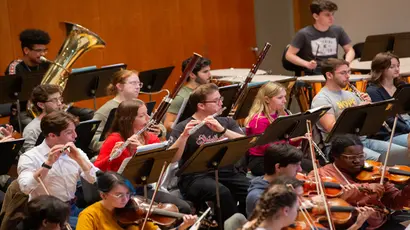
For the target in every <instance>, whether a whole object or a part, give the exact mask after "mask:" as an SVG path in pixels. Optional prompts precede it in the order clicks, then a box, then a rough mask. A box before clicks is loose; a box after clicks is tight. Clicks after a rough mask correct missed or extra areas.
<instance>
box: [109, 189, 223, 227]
mask: <svg viewBox="0 0 410 230" xmlns="http://www.w3.org/2000/svg"><path fill="white" fill-rule="evenodd" d="M148 207H149V202H146V199H145V198H143V197H140V196H133V197H131V198H130V201H129V202H128V204H127V205H126V206H125V207H124V208H117V209H115V211H114V216H115V218H116V219H117V221H118V223H119V225H120V226H130V225H136V224H137V225H138V224H140V223H141V222H142V220H144V218H145V216H146V214H147V211H148ZM185 215H187V214H183V213H179V210H178V207H177V206H175V205H174V204H168V203H164V204H162V203H159V204H157V203H154V205H153V206H152V209H151V212H150V213H149V219H150V220H151V221H152V222H153V223H155V224H157V225H160V226H165V227H169V226H171V225H172V224H174V223H175V221H176V220H177V219H182V218H183V217H184V216H185ZM201 224H203V225H206V226H209V227H216V226H218V225H217V223H216V222H215V221H213V222H209V221H207V220H202V221H201Z"/></svg>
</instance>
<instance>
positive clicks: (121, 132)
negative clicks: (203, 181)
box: [94, 99, 191, 213]
mask: <svg viewBox="0 0 410 230" xmlns="http://www.w3.org/2000/svg"><path fill="white" fill-rule="evenodd" d="M149 119H150V117H149V116H148V114H147V107H146V106H145V104H144V102H143V101H141V100H138V99H135V100H129V101H123V102H121V104H120V105H119V106H118V108H117V111H116V113H115V117H114V121H113V124H112V126H111V129H110V131H109V135H108V137H107V139H106V140H105V141H104V143H103V145H102V146H101V151H100V154H99V155H98V157H97V160H96V161H95V162H94V165H95V166H96V167H98V168H99V169H100V170H102V171H115V172H117V171H118V169H119V168H120V166H121V164H122V162H123V161H124V159H125V158H128V157H131V156H132V155H133V153H135V151H136V149H137V147H138V146H142V145H148V144H153V143H159V142H160V140H159V138H158V137H157V136H156V134H154V133H153V132H150V130H152V129H154V130H155V129H156V130H158V128H157V127H158V126H153V128H150V130H148V131H145V132H143V133H142V135H140V136H137V135H134V134H135V133H137V132H138V131H139V130H141V129H142V128H143V127H144V126H145V125H146V124H147V122H148V121H149ZM127 139H128V140H129V141H130V145H129V146H128V147H127V148H126V149H125V150H124V151H123V152H122V153H121V154H120V155H119V156H118V157H117V158H116V159H113V160H111V161H110V160H109V158H110V155H112V154H113V153H114V152H115V151H117V149H118V148H119V147H120V146H121V144H123V143H124V141H125V140H127ZM171 148H173V147H172V146H171ZM179 158H180V155H179V156H178V155H176V156H175V157H174V160H173V162H176V161H178V160H179ZM148 193H149V194H148V195H149V197H151V196H152V194H153V190H152V189H150V190H149V191H148ZM155 201H157V202H162V203H173V204H175V205H177V206H178V208H179V211H181V212H182V213H191V208H190V206H189V204H188V203H187V202H185V201H184V200H182V199H180V198H178V197H177V196H172V195H171V194H169V193H166V192H162V191H158V194H157V196H156V199H155Z"/></svg>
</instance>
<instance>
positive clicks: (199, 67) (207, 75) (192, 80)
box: [164, 57, 211, 132]
mask: <svg viewBox="0 0 410 230" xmlns="http://www.w3.org/2000/svg"><path fill="white" fill-rule="evenodd" d="M190 60H191V58H188V59H186V60H184V61H183V62H182V71H184V70H185V68H186V66H187V65H188V63H189V61H190ZM210 79H211V60H209V59H207V58H203V57H201V58H200V59H199V61H198V62H197V64H196V66H195V67H194V69H193V70H192V72H191V73H190V74H189V78H188V80H187V83H186V84H185V85H184V86H183V87H182V88H181V89H180V90H179V91H178V94H177V96H176V97H175V98H174V100H172V102H171V105H170V106H169V108H168V111H167V113H166V115H165V121H164V126H165V128H166V129H167V131H168V132H171V128H172V126H173V124H174V121H175V119H176V118H177V115H178V112H179V110H180V108H181V106H182V103H183V102H184V100H185V99H188V98H189V95H190V94H191V93H192V91H193V90H194V89H196V88H197V87H198V86H200V85H203V84H206V83H209V81H210Z"/></svg>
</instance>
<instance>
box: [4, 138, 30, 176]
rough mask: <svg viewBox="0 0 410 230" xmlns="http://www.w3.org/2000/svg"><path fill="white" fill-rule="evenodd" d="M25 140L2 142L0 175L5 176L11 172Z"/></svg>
mask: <svg viewBox="0 0 410 230" xmlns="http://www.w3.org/2000/svg"><path fill="white" fill-rule="evenodd" d="M24 140H25V139H24V138H20V139H16V140H10V141H6V142H0V149H1V151H2V153H1V161H0V173H1V174H0V175H5V174H7V173H8V172H9V170H10V168H11V166H12V165H13V164H14V163H15V162H16V157H17V156H18V153H19V151H20V149H21V147H22V146H23V143H24Z"/></svg>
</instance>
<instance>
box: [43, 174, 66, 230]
mask: <svg viewBox="0 0 410 230" xmlns="http://www.w3.org/2000/svg"><path fill="white" fill-rule="evenodd" d="M37 180H38V182H40V184H41V187H43V189H44V191H45V192H46V194H47V195H49V196H51V194H50V192H49V191H48V189H47V187H46V185H45V184H44V182H43V180H42V179H41V174H39V175H38V177H37ZM65 227H66V229H67V230H72V228H71V226H70V224H68V223H65Z"/></svg>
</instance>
